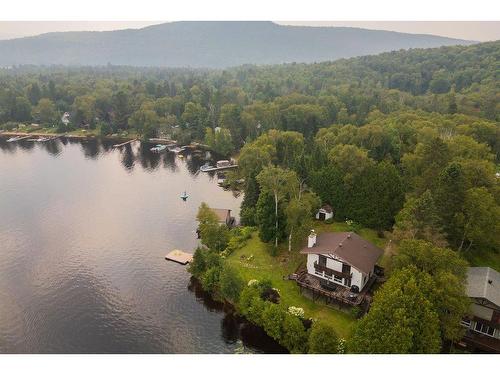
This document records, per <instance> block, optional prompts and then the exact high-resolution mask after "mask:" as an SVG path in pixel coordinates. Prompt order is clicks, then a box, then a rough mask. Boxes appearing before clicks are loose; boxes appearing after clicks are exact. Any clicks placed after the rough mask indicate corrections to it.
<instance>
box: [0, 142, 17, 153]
mask: <svg viewBox="0 0 500 375" xmlns="http://www.w3.org/2000/svg"><path fill="white" fill-rule="evenodd" d="M16 149H17V146H16V145H15V144H14V143H10V142H7V139H6V138H0V150H2V151H4V152H8V153H10V154H13V153H14V152H15V151H16Z"/></svg>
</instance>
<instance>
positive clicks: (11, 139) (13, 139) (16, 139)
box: [7, 136, 21, 142]
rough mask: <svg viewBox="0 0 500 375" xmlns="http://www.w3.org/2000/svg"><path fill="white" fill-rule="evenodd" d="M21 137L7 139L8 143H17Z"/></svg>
mask: <svg viewBox="0 0 500 375" xmlns="http://www.w3.org/2000/svg"><path fill="white" fill-rule="evenodd" d="M20 138H21V137H19V136H18V137H10V138H9V139H7V142H15V141H18V140H19V139H20Z"/></svg>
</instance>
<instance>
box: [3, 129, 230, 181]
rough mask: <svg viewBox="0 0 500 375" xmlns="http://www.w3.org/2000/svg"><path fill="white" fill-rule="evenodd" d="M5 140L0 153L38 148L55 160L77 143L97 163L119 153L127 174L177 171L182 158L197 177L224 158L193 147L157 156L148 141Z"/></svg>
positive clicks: (88, 157) (210, 174)
mask: <svg viewBox="0 0 500 375" xmlns="http://www.w3.org/2000/svg"><path fill="white" fill-rule="evenodd" d="M8 138H10V137H5V136H1V135H0V150H1V151H3V152H7V153H14V152H15V151H16V150H18V149H22V150H23V151H27V152H29V151H31V150H33V149H35V148H36V147H37V146H38V147H41V148H43V149H44V150H46V151H47V152H48V153H49V154H50V155H52V156H55V157H57V156H59V155H60V154H61V153H62V152H63V150H64V146H66V145H68V144H70V145H74V144H76V145H79V146H80V147H81V150H82V152H83V154H84V156H85V158H87V159H91V160H97V159H98V158H99V156H101V155H104V154H107V153H111V152H113V151H115V150H118V152H119V153H120V161H121V164H122V166H123V167H124V168H125V170H127V171H132V170H133V169H134V167H135V165H136V164H137V165H140V166H141V167H142V169H143V170H146V171H150V172H152V171H155V170H157V169H158V168H159V167H162V168H165V169H168V170H169V171H171V172H176V171H178V169H179V166H178V164H177V162H178V161H179V159H181V160H182V161H183V162H184V163H185V166H186V169H187V170H188V171H189V173H191V174H192V175H197V174H198V173H199V170H200V167H201V166H202V165H203V164H205V163H206V162H211V163H214V162H215V161H216V160H219V159H222V158H223V157H222V156H220V155H217V154H213V153H211V152H209V151H205V150H200V149H196V148H187V149H186V150H184V151H183V152H182V153H181V154H179V155H176V154H175V153H173V152H169V151H165V152H161V153H156V152H152V151H151V147H153V146H154V144H151V143H147V142H140V143H139V142H134V143H132V144H127V145H125V146H122V147H120V148H117V149H115V148H114V147H113V146H114V145H115V144H116V142H114V141H111V140H99V139H97V138H88V139H78V138H74V137H60V138H57V139H54V140H50V141H46V142H33V141H30V140H26V139H25V140H21V141H17V142H7V139H8ZM207 176H209V177H210V179H215V178H216V174H215V172H209V173H207Z"/></svg>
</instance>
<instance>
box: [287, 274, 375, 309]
mask: <svg viewBox="0 0 500 375" xmlns="http://www.w3.org/2000/svg"><path fill="white" fill-rule="evenodd" d="M320 280H321V279H320V278H319V277H316V276H314V275H311V274H309V273H307V272H306V271H302V272H301V273H300V274H299V275H298V277H297V279H296V281H297V284H298V285H299V287H300V292H301V293H302V290H303V289H307V290H309V291H311V292H312V296H313V300H314V301H316V300H317V299H318V298H320V297H324V299H325V303H327V304H329V303H334V302H336V303H342V304H345V305H349V306H360V305H362V304H363V302H367V303H370V301H371V297H370V296H369V295H368V292H369V290H370V288H371V287H372V285H373V283H374V282H375V281H376V276H372V277H371V278H370V280H369V281H368V283H367V284H366V285H365V287H364V288H363V290H362V291H361V292H360V293H353V292H351V291H350V289H349V288H347V287H345V286H342V285H335V290H333V291H332V290H328V289H325V288H324V287H322V286H321V284H320Z"/></svg>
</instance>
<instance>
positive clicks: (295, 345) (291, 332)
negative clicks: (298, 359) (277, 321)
mask: <svg viewBox="0 0 500 375" xmlns="http://www.w3.org/2000/svg"><path fill="white" fill-rule="evenodd" d="M280 342H281V343H282V344H283V345H284V346H285V347H287V348H288V350H290V352H292V353H306V352H307V331H306V329H305V328H304V324H302V321H301V320H300V319H299V318H298V317H296V316H293V315H290V314H286V316H285V320H284V321H283V337H282V339H281V341H280Z"/></svg>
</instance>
